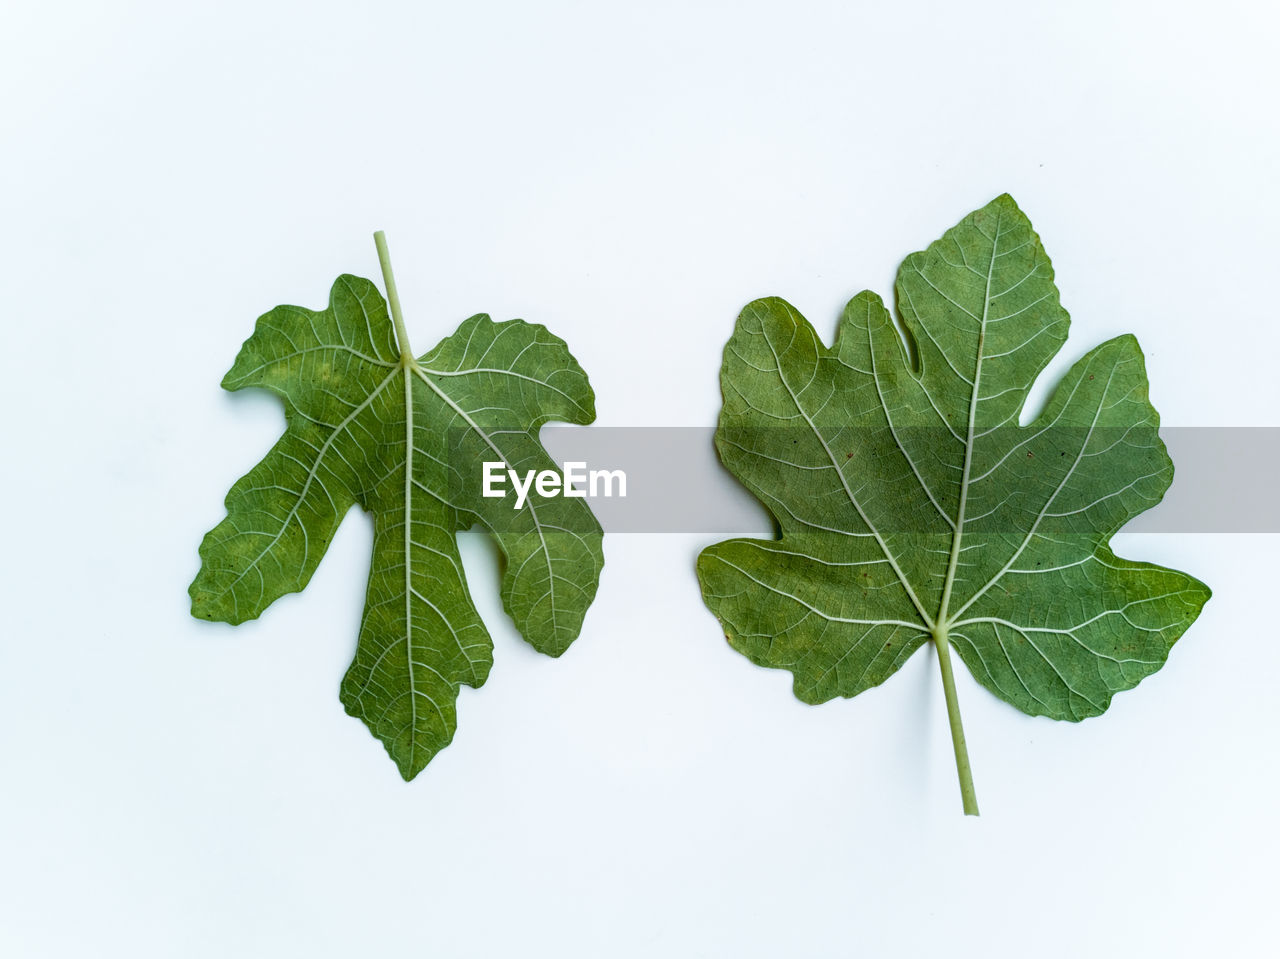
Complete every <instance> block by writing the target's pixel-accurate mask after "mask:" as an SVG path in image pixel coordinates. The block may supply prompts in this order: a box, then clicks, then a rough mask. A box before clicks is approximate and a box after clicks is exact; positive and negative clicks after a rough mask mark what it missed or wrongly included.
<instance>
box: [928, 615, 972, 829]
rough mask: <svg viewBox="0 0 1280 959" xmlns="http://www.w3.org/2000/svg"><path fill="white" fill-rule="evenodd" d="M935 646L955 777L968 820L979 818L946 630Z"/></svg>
mask: <svg viewBox="0 0 1280 959" xmlns="http://www.w3.org/2000/svg"><path fill="white" fill-rule="evenodd" d="M933 645H934V646H935V647H936V648H937V650H938V668H939V669H940V670H941V671H942V689H943V692H944V693H945V694H946V697H947V722H948V723H950V725H951V745H952V746H953V747H954V748H955V752H956V773H957V774H958V775H959V777H960V798H961V799H962V800H963V801H964V814H965V815H966V816H976V815H978V797H977V794H976V793H974V791H973V770H971V769H970V768H969V748H968V747H967V746H966V745H965V742H964V724H963V723H961V722H960V701H959V700H958V699H957V698H956V678H955V674H954V673H953V672H952V671H951V643H950V641H949V640H948V639H947V629H946V627H945V626H940V627H939V628H938V629H936V630H935V631H934V634H933Z"/></svg>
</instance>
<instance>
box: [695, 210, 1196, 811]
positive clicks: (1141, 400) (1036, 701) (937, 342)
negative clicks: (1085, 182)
mask: <svg viewBox="0 0 1280 959" xmlns="http://www.w3.org/2000/svg"><path fill="white" fill-rule="evenodd" d="M897 294H898V305H899V309H900V311H901V320H902V326H903V327H904V328H905V342H904V337H903V335H902V334H901V333H900V331H899V328H898V326H897V325H896V324H895V323H894V320H893V318H892V317H891V315H890V313H889V311H888V310H887V309H886V307H885V306H884V304H883V302H882V301H881V299H880V298H879V297H878V296H876V295H875V294H874V293H870V292H863V293H860V294H858V295H857V296H856V297H854V298H853V300H852V301H851V302H850V303H849V305H848V306H847V307H846V309H845V311H844V315H843V317H842V318H841V320H840V325H839V331H838V333H837V337H836V342H835V345H834V346H833V347H831V348H828V347H827V346H826V345H825V344H823V343H822V341H821V340H820V339H819V337H818V335H817V334H816V333H815V332H814V329H813V327H812V326H810V324H809V323H808V321H806V320H805V319H804V317H802V316H801V315H800V314H799V313H798V312H797V311H796V310H795V309H794V308H793V307H791V306H790V305H789V304H787V303H786V302H784V301H782V300H780V299H776V298H770V299H762V300H757V301H756V302H754V303H751V304H750V305H748V306H747V307H746V309H745V310H743V312H742V314H741V316H740V317H739V318H738V322H737V326H736V329H735V330H734V333H733V336H732V338H731V339H730V340H729V343H728V345H727V346H726V348H725V351H724V363H723V366H722V369H721V385H722V389H723V393H724V407H723V410H722V412H721V415H720V422H719V427H718V429H717V433H716V447H717V449H718V451H719V454H720V457H721V459H722V461H723V462H724V464H725V466H726V467H727V468H728V469H729V470H730V472H732V473H733V474H734V476H736V477H737V478H738V479H739V480H740V481H741V482H742V483H743V484H744V485H745V486H746V487H747V488H748V489H750V490H751V491H752V492H753V493H754V494H755V495H756V496H757V497H758V498H759V499H760V500H761V502H763V503H764V504H765V505H766V506H767V507H768V508H769V510H770V511H771V512H772V514H773V516H774V517H775V518H776V520H777V523H778V525H779V527H780V530H781V536H780V538H779V539H777V540H759V539H735V540H729V541H726V542H722V543H717V544H715V545H714V546H711V547H710V548H708V549H706V550H704V551H703V553H702V554H701V556H700V557H699V560H698V575H699V579H700V582H701V585H702V594H703V598H704V600H705V601H706V604H707V606H708V607H709V608H710V609H711V611H712V612H713V613H714V614H715V616H716V617H717V618H718V619H719V620H720V622H721V624H722V626H723V628H724V632H725V634H726V636H727V638H728V640H729V642H730V643H731V644H732V646H733V647H734V648H735V649H737V650H738V651H739V652H741V653H742V654H744V655H745V656H747V657H748V658H749V659H751V660H752V661H753V662H755V663H758V664H759V665H761V666H767V667H774V668H779V669H787V670H790V671H791V672H792V673H793V674H794V677H795V682H794V689H795V694H796V696H797V697H799V698H800V699H801V700H803V701H804V702H807V703H822V702H826V701H828V700H830V699H832V698H834V697H836V696H845V697H849V696H856V695H858V694H859V693H861V692H863V691H864V690H866V689H869V688H871V687H873V686H876V685H878V684H879V683H882V682H884V681H885V680H886V679H887V678H888V677H889V676H891V675H892V674H893V673H894V672H895V671H896V670H897V669H898V668H899V667H900V666H901V665H902V664H903V662H904V661H905V660H906V659H907V658H908V657H909V656H911V654H912V653H914V652H915V651H916V650H917V649H919V648H920V647H921V646H922V645H923V644H925V643H927V642H933V643H934V644H935V646H936V648H937V651H938V657H939V664H940V666H941V669H942V676H943V685H944V689H945V691H946V693H947V704H948V712H949V718H950V720H951V727H952V733H953V737H954V739H955V745H956V758H957V765H958V767H959V772H960V778H961V791H962V795H963V798H964V802H965V809H966V811H967V812H971V813H974V814H976V812H977V801H976V797H975V796H974V793H973V785H972V778H971V776H970V774H969V767H968V754H967V749H966V748H965V744H964V738H963V730H962V727H961V723H960V714H959V709H958V705H957V703H956V699H955V688H954V681H953V674H952V667H951V655H950V652H951V650H952V649H954V650H955V652H956V653H957V654H958V655H959V657H960V659H961V660H963V662H964V664H965V665H966V666H967V667H968V668H969V671H970V672H971V673H972V675H973V676H974V678H975V679H976V680H977V681H978V682H979V683H980V684H982V685H983V686H985V687H986V688H987V689H989V690H990V691H991V692H992V693H994V694H995V695H996V696H998V697H1000V698H1001V699H1003V700H1005V701H1006V702H1008V703H1010V704H1012V705H1013V706H1016V707H1017V708H1018V709H1020V710H1022V711H1023V712H1026V713H1031V714H1034V715H1042V716H1049V717H1052V718H1054V719H1064V720H1072V721H1075V720H1081V719H1084V718H1086V717H1090V716H1096V715H1098V714H1100V713H1102V712H1103V711H1104V710H1106V709H1107V707H1108V705H1109V704H1110V702H1111V698H1112V696H1113V695H1114V694H1115V693H1117V692H1119V691H1121V690H1125V689H1129V688H1131V687H1133V686H1135V685H1136V684H1137V683H1138V682H1139V681H1140V680H1142V679H1143V677H1145V676H1148V675H1150V674H1151V673H1153V672H1155V671H1156V670H1157V669H1159V668H1160V667H1161V665H1163V664H1164V662H1165V660H1166V658H1167V656H1168V654H1169V650H1170V647H1171V646H1172V645H1173V643H1174V642H1175V641H1176V640H1177V639H1178V637H1179V636H1181V635H1182V633H1183V632H1184V631H1185V630H1186V629H1187V627H1188V626H1190V625H1191V623H1192V622H1193V621H1194V620H1195V618H1196V616H1197V615H1199V613H1200V609H1201V607H1202V606H1203V605H1204V603H1205V601H1206V600H1207V599H1208V598H1209V595H1210V594H1209V589H1208V588H1207V587H1206V586H1205V585H1204V584H1203V583H1201V582H1199V581H1198V580H1196V579H1194V578H1192V577H1191V576H1188V575H1186V574H1185V573H1180V572H1177V571H1175V570H1171V569H1165V568H1162V567H1160V566H1155V565H1152V564H1150V563H1142V562H1136V561H1132V560H1128V559H1122V558H1120V557H1118V556H1116V555H1115V554H1114V553H1113V552H1112V551H1111V549H1110V547H1109V546H1108V541H1109V540H1110V539H1111V537H1112V535H1113V534H1114V533H1115V532H1116V531H1117V530H1119V529H1120V527H1121V526H1122V525H1124V523H1125V522H1127V521H1128V520H1129V519H1131V518H1132V517H1134V516H1136V515H1137V514H1138V513H1141V512H1142V511H1143V510H1146V509H1148V508H1150V507H1151V506H1153V505H1155V504H1156V503H1157V502H1159V501H1160V499H1161V497H1162V496H1163V495H1164V492H1165V490H1166V489H1167V488H1168V486H1169V484H1170V482H1171V481H1172V478H1173V464H1172V462H1171V461H1170V459H1169V457H1168V454H1167V453H1166V451H1165V447H1164V444H1163V443H1162V442H1161V440H1160V437H1159V434H1158V427H1159V417H1158V415H1157V413H1156V411H1155V409H1154V408H1153V407H1152V406H1151V403H1150V401H1149V400H1148V397H1147V376H1146V370H1145V367H1144V362H1143V355H1142V351H1141V350H1140V349H1139V347H1138V343H1137V341H1136V340H1135V339H1134V338H1133V337H1132V336H1120V337H1117V338H1116V339H1113V340H1110V341H1108V342H1106V343H1103V344H1102V345H1101V346H1098V347H1097V348H1095V349H1093V350H1092V351H1090V352H1089V353H1088V354H1087V355H1085V356H1084V357H1083V358H1082V359H1080V360H1079V361H1078V362H1077V363H1076V364H1075V365H1074V366H1072V367H1071V369H1070V370H1069V372H1067V374H1066V375H1065V376H1064V377H1063V379H1062V381H1061V382H1060V383H1058V384H1057V386H1056V388H1055V389H1054V390H1053V392H1052V395H1051V398H1050V399H1049V401H1048V404H1047V406H1046V408H1045V409H1044V410H1043V412H1042V413H1041V414H1040V415H1039V416H1038V417H1036V418H1035V420H1034V421H1032V422H1031V423H1029V424H1028V425H1026V426H1021V425H1019V417H1020V415H1021V413H1022V410H1023V408H1024V406H1025V404H1026V402H1027V396H1028V393H1029V391H1030V390H1031V387H1032V384H1033V383H1034V382H1035V380H1036V378H1037V377H1038V376H1039V375H1040V373H1041V371H1042V370H1043V369H1044V368H1045V366H1046V364H1047V363H1048V362H1049V361H1050V359H1052V358H1053V356H1054V355H1055V354H1056V353H1057V352H1058V350H1059V349H1060V347H1061V346H1062V344H1063V342H1064V341H1065V339H1066V336H1067V326H1068V317H1067V313H1066V311H1065V310H1064V309H1063V308H1062V306H1061V305H1060V304H1059V302H1058V291H1057V288H1056V287H1055V285H1054V276H1053V268H1052V266H1051V264H1050V262H1049V258H1048V256H1046V254H1045V252H1044V248H1043V247H1042V246H1041V243H1040V239H1039V237H1038V236H1037V235H1036V233H1035V232H1034V231H1033V230H1032V227H1031V223H1030V222H1029V221H1028V220H1027V218H1026V216H1024V215H1023V213H1022V211H1021V210H1019V209H1018V207H1017V205H1016V204H1015V203H1014V202H1013V200H1012V199H1011V198H1010V197H1008V196H1001V197H998V198H997V199H996V200H994V201H992V202H991V203H990V204H988V205H987V206H986V207H984V208H983V209H980V210H978V211H976V212H974V213H973V214H971V215H969V216H967V217H966V218H965V219H964V220H962V221H961V222H960V223H959V224H958V225H956V226H955V227H954V228H952V229H951V230H948V231H947V232H946V233H945V234H944V235H943V237H942V239H940V240H938V241H937V242H936V243H934V244H933V245H931V246H930V247H929V248H928V249H927V250H925V251H923V252H919V253H913V254H912V255H911V256H909V257H907V259H906V261H905V262H904V263H903V264H902V267H901V269H900V271H899V274H898V281H897Z"/></svg>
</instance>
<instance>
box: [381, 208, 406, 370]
mask: <svg viewBox="0 0 1280 959" xmlns="http://www.w3.org/2000/svg"><path fill="white" fill-rule="evenodd" d="M373 243H374V245H375V246H376V247H377V248H378V265H379V266H381V267H382V282H383V283H385V284H386V287H387V303H388V304H389V305H390V307H391V321H392V322H393V323H394V324H395V327H396V345H398V346H399V347H400V363H401V365H403V366H413V365H415V364H414V359H413V349H412V348H411V347H410V346H409V332H408V330H406V329H405V327H404V314H403V313H401V312H400V293H399V291H398V290H396V276H395V274H394V273H392V272H391V253H390V252H389V251H388V250H387V235H386V234H385V233H383V232H382V231H381V230H379V231H378V232H376V233H375V234H374V235H373Z"/></svg>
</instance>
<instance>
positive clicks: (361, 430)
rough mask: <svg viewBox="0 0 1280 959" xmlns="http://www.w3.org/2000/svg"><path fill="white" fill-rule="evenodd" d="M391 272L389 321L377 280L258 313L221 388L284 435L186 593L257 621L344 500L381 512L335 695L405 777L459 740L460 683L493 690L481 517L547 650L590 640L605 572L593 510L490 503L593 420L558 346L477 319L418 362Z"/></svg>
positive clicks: (307, 571)
mask: <svg viewBox="0 0 1280 959" xmlns="http://www.w3.org/2000/svg"><path fill="white" fill-rule="evenodd" d="M384 249H385V248H384V247H382V246H381V244H380V250H383V251H384ZM385 272H386V274H387V280H388V288H389V290H391V302H392V313H393V314H395V315H394V316H392V315H389V314H388V308H387V301H386V300H384V299H383V297H382V295H381V294H380V293H379V291H378V289H377V288H376V287H375V286H374V284H373V283H371V282H370V281H369V280H365V279H361V278H359V277H355V276H341V277H339V278H338V280H337V281H336V282H335V283H334V284H333V289H332V291H331V293H330V299H329V305H328V307H327V308H325V309H323V310H320V311H313V310H308V309H303V308H301V307H296V306H280V307H276V308H275V309H274V310H271V311H270V312H269V313H266V314H265V315H263V316H262V317H261V318H259V320H258V323H257V327H256V329H255V331H254V333H253V335H252V336H251V337H250V338H249V339H248V340H247V341H246V342H245V344H244V346H243V348H242V349H241V350H240V354H239V356H238V357H237V358H236V361H235V365H234V366H233V367H232V368H231V371H230V372H229V373H228V374H227V375H226V378H225V379H224V380H223V382H222V385H223V387H224V388H226V389H228V390H240V389H245V388H247V387H259V388H263V389H267V390H270V391H271V392H273V393H275V394H277V395H278V396H279V397H280V398H281V399H282V400H283V401H284V404H285V410H286V415H287V422H288V426H287V429H286V430H285V433H284V435H283V436H282V437H281V438H280V440H279V442H277V443H276V445H275V446H274V447H273V448H272V449H271V451H270V452H269V453H268V454H267V455H266V457H265V458H264V459H263V460H262V461H261V462H260V463H258V465H257V466H255V467H254V468H253V469H251V470H250V471H249V472H248V473H247V474H246V475H245V476H244V477H242V478H241V479H240V480H239V481H238V482H236V484H235V485H234V486H233V487H232V488H231V491H230V493H229V494H228V496H227V500H226V507H227V516H226V518H225V519H224V520H223V521H222V522H221V523H219V524H218V525H217V526H216V527H215V528H214V529H213V530H211V531H210V532H209V533H208V534H207V535H206V536H205V538H204V542H203V543H202V544H201V546H200V556H201V558H202V561H203V563H202V566H201V569H200V572H199V574H198V575H197V576H196V579H195V581H194V582H193V583H192V584H191V590H190V592H191V611H192V614H193V615H194V616H196V617H198V618H201V619H210V620H221V621H223V622H228V623H233V624H234V623H241V622H244V621H245V620H248V619H252V618H254V617H256V616H258V615H260V614H261V613H262V612H263V610H265V609H266V608H267V607H268V606H269V605H270V604H271V603H272V602H274V601H275V600H276V599H278V598H279V597H280V596H282V595H284V594H285V593H290V592H296V591H299V590H301V589H303V588H304V587H305V586H306V585H307V582H308V581H309V580H310V578H311V575H312V574H313V573H314V572H315V570H316V566H317V565H318V564H319V562H320V559H321V557H323V556H324V553H325V550H326V549H327V548H328V546H329V543H330V541H331V540H332V539H333V536H334V534H335V532H336V531H337V529H338V524H339V523H341V522H342V518H343V516H344V515H345V514H346V513H347V511H348V509H349V508H350V507H351V506H353V505H356V504H358V505H359V506H361V507H362V508H363V509H365V510H367V511H369V512H371V513H372V514H373V523H374V533H373V561H372V566H371V569H370V572H369V583H368V593H367V598H366V602H365V609H364V615H363V620H362V622H361V626H360V634H359V640H358V644H357V647H356V653H355V660H354V662H353V663H352V664H351V667H350V669H349V670H348V671H347V674H346V677H345V678H344V679H343V681H342V687H341V698H342V702H343V705H344V706H345V707H346V709H347V712H349V713H350V714H351V715H353V716H357V717H359V718H360V719H362V720H364V722H365V723H366V724H367V725H368V727H369V729H370V730H371V731H372V733H373V734H374V735H375V736H377V737H378V738H379V739H380V740H382V742H383V744H384V745H385V746H386V748H387V751H388V752H389V753H390V755H391V757H392V759H393V760H395V762H396V764H397V766H398V767H399V769H400V773H401V775H402V776H403V777H404V778H405V779H406V780H408V779H412V778H413V777H414V776H415V775H417V774H418V772H420V771H421V770H422V769H423V767H425V766H426V764H427V763H428V762H430V760H431V759H432V757H433V756H435V754H436V753H437V752H439V751H440V750H441V749H443V748H444V747H445V746H447V745H448V744H449V742H450V741H451V740H452V738H453V734H454V730H455V728H456V725H457V716H456V709H455V704H456V700H457V695H458V689H459V687H460V686H461V685H464V684H465V685H467V686H472V687H479V686H481V685H482V684H483V683H484V681H485V679H486V678H487V676H488V674H489V668H490V666H491V664H492V662H493V653H492V643H491V641H490V638H489V634H488V631H487V630H486V629H485V625H484V623H483V622H482V621H481V619H480V616H479V615H478V613H477V612H476V609H475V606H474V605H473V603H472V600H471V596H470V593H469V592H468V588H467V581H466V577H465V575H464V573H463V569H462V562H461V559H460V557H459V554H458V547H457V542H456V536H457V533H458V531H459V530H461V529H464V528H466V527H469V526H472V525H473V524H476V523H479V524H481V525H483V526H485V527H487V528H488V529H489V530H490V531H491V532H492V533H493V534H494V536H495V538H496V540H497V543H498V545H499V547H500V549H501V552H502V554H503V557H504V559H505V564H504V570H503V574H502V586H501V591H502V603H503V607H504V608H505V609H506V611H507V613H509V614H510V616H511V617H512V619H513V620H514V621H515V625H516V627H517V629H518V630H519V631H520V633H521V635H522V636H523V637H524V638H525V640H527V641H528V642H529V643H530V644H531V645H532V646H533V647H534V648H535V649H537V650H539V651H540V652H543V653H546V654H548V655H550V656H559V655H560V654H561V653H563V652H564V651H565V650H566V649H567V648H568V646H569V644H570V643H571V642H573V640H574V639H575V638H576V637H577V635H578V633H579V630H580V629H581V626H582V621H583V617H584V616H585V614H586V611H587V607H588V606H589V605H590V603H591V601H592V599H593V597H594V595H595V591H596V586H597V583H598V580H599V576H600V570H601V567H602V566H603V562H604V560H603V554H602V551H601V539H602V533H601V529H600V526H599V524H598V523H597V522H596V519H595V517H594V516H593V515H592V514H591V511H590V509H589V508H588V506H587V505H586V503H585V501H584V500H582V499H571V498H555V499H542V498H539V497H536V496H530V497H529V498H528V501H527V502H526V504H525V505H524V507H523V508H522V509H520V510H514V509H513V508H512V504H511V499H510V498H503V499H495V498H485V497H484V496H482V495H481V492H482V490H481V477H482V463H484V462H486V461H490V462H502V463H504V464H506V465H507V466H509V467H510V468H514V469H517V470H519V471H521V473H523V472H524V471H526V470H530V469H536V470H541V469H555V468H556V467H555V464H554V463H553V462H552V460H551V458H550V457H549V456H548V455H547V453H546V451H545V450H544V449H543V447H542V446H541V445H540V443H539V438H538V431H539V428H540V427H541V426H542V425H543V424H544V423H546V422H547V421H548V420H553V419H554V420H563V421H566V422H570V423H580V424H586V423H590V422H591V421H592V420H593V419H594V418H595V397H594V394H593V393H592V390H591V386H590V384H589V383H588V382H587V376H586V374H585V373H584V372H583V371H582V369H581V367H579V365H578V363H577V362H576V361H575V360H574V358H573V357H572V356H571V355H570V353H569V350H568V348H567V347H566V346H565V344H564V342H563V341H562V340H560V339H559V338H557V337H555V336H553V335H552V334H550V333H549V332H547V330H546V329H545V328H544V327H542V326H539V325H536V324H532V323H526V322H524V321H521V320H512V321H509V322H504V323H495V322H493V321H492V320H491V319H490V318H489V317H488V316H485V315H483V314H481V315H477V316H473V317H471V318H470V319H468V320H465V321H464V322H463V323H462V325H461V326H459V327H458V329H457V331H456V332H455V333H454V334H453V335H452V336H450V337H448V338H446V339H445V340H444V341H442V342H441V343H440V345H439V346H437V347H436V348H435V349H434V350H432V351H431V352H430V353H427V354H426V355H424V356H422V357H420V358H416V359H415V358H414V357H413V355H412V353H411V352H410V351H409V349H408V345H407V343H406V342H405V337H404V336H403V322H402V321H401V320H400V319H399V316H398V312H399V310H398V301H397V299H396V296H395V293H394V285H393V284H394V281H393V280H392V278H391V277H390V275H389V270H385ZM393 319H394V320H395V321H396V322H395V323H393ZM398 333H399V334H400V335H399V336H398V335H397V334H398Z"/></svg>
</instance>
